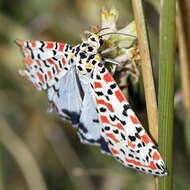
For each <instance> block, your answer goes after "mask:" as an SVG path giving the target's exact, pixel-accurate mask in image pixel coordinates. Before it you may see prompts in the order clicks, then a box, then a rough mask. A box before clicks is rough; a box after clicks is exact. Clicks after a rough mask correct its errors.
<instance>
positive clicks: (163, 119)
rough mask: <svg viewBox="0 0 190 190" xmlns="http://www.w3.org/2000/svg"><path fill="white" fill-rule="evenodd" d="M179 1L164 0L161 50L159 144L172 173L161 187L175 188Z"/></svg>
mask: <svg viewBox="0 0 190 190" xmlns="http://www.w3.org/2000/svg"><path fill="white" fill-rule="evenodd" d="M175 12H176V2H175V0H162V1H161V11H160V54H159V90H158V93H159V94H158V103H159V104H158V105H159V148H160V152H161V154H162V157H163V160H164V161H165V163H166V166H167V170H168V173H169V175H168V176H167V177H163V178H160V179H159V190H171V189H172V181H173V165H172V164H173V161H172V159H173V116H174V78H175V76H174V68H175V64H174V63H175V40H176V25H175V21H176V17H175Z"/></svg>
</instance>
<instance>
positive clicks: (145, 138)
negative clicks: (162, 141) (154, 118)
mask: <svg viewBox="0 0 190 190" xmlns="http://www.w3.org/2000/svg"><path fill="white" fill-rule="evenodd" d="M141 140H142V141H143V142H144V143H145V144H148V143H149V142H152V140H151V139H150V137H149V136H148V135H147V134H145V135H143V136H141Z"/></svg>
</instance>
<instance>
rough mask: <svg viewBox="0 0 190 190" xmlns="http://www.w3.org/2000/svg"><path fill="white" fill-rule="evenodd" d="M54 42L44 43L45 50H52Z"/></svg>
mask: <svg viewBox="0 0 190 190" xmlns="http://www.w3.org/2000/svg"><path fill="white" fill-rule="evenodd" d="M53 46H54V42H46V48H53Z"/></svg>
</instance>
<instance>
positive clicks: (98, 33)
mask: <svg viewBox="0 0 190 190" xmlns="http://www.w3.org/2000/svg"><path fill="white" fill-rule="evenodd" d="M107 29H110V27H105V28H101V29H100V30H99V31H98V32H96V33H95V34H99V33H100V32H101V31H103V30H107Z"/></svg>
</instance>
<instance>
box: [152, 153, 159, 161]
mask: <svg viewBox="0 0 190 190" xmlns="http://www.w3.org/2000/svg"><path fill="white" fill-rule="evenodd" d="M159 159H160V155H159V154H158V152H154V154H153V160H159Z"/></svg>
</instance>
